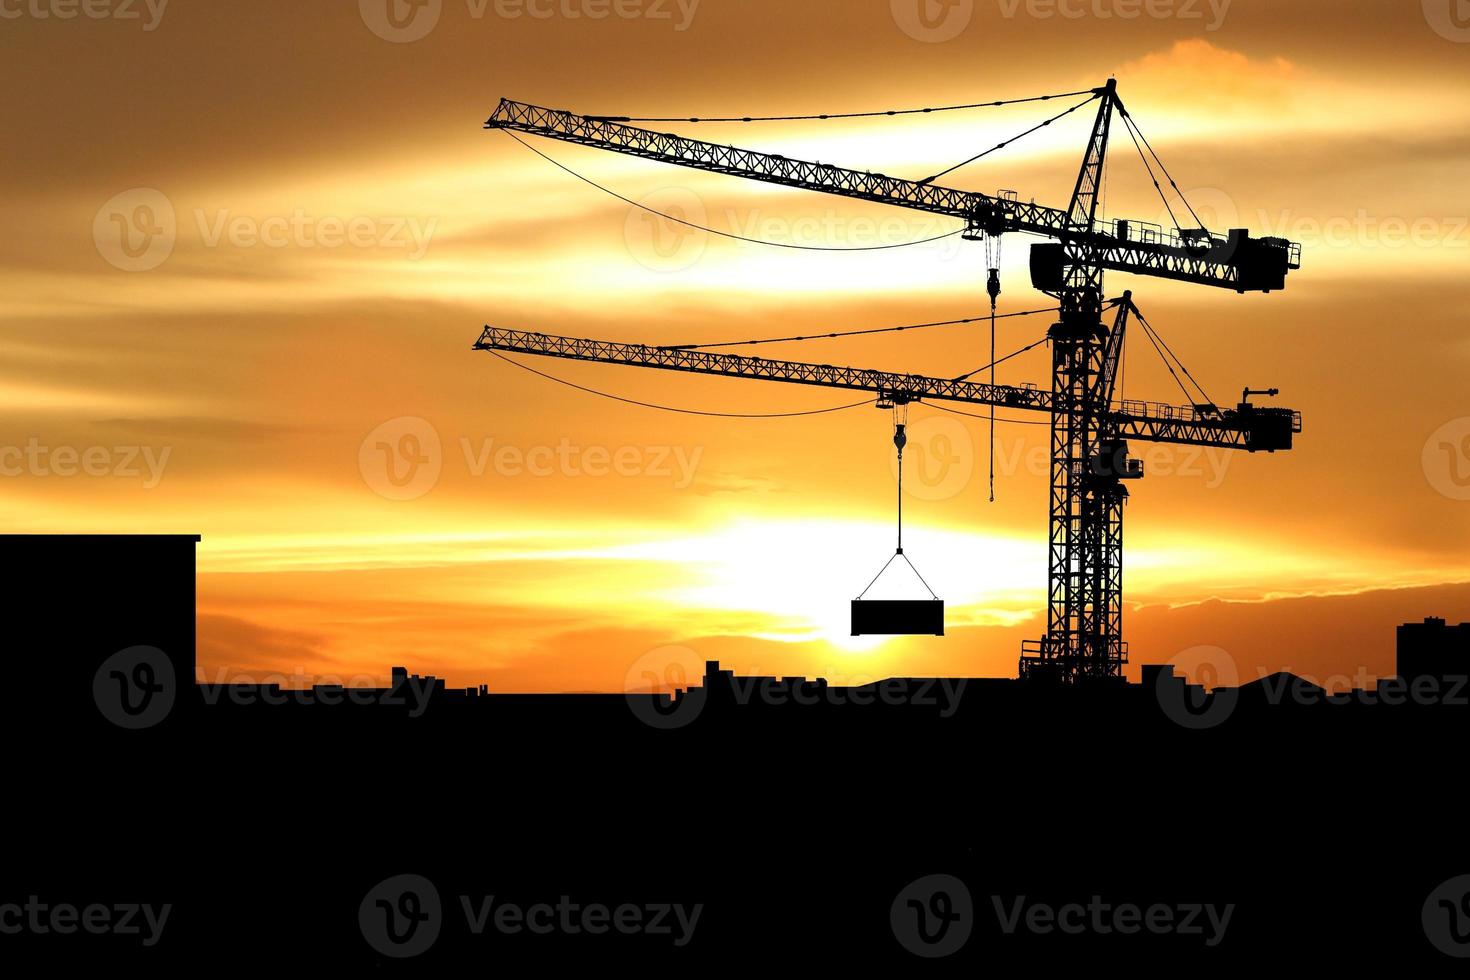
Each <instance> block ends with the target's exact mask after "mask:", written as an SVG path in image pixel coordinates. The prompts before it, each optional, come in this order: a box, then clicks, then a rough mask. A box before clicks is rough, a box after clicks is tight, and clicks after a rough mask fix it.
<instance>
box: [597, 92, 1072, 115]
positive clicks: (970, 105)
mask: <svg viewBox="0 0 1470 980" xmlns="http://www.w3.org/2000/svg"><path fill="white" fill-rule="evenodd" d="M1089 92H1091V89H1083V90H1081V91H1077V92H1060V93H1057V94H1055V95H1032V96H1027V97H1026V98H1020V99H999V100H997V101H994V102H967V103H964V104H962V105H942V106H927V107H924V108H919V109H878V110H874V111H870V112H822V113H813V114H809V115H801V116H588V117H587V118H588V119H595V120H597V121H598V122H616V123H630V122H663V123H672V122H691V123H701V122H706V123H712V122H738V123H748V122H791V121H794V120H824V119H863V118H868V117H873V116H912V115H927V114H929V113H932V112H955V111H957V110H960V109H990V108H994V107H996V106H1005V105H1018V104H1020V103H1022V102H1046V101H1049V100H1051V99H1070V98H1072V97H1073V96H1077V95H1087V94H1088V93H1089Z"/></svg>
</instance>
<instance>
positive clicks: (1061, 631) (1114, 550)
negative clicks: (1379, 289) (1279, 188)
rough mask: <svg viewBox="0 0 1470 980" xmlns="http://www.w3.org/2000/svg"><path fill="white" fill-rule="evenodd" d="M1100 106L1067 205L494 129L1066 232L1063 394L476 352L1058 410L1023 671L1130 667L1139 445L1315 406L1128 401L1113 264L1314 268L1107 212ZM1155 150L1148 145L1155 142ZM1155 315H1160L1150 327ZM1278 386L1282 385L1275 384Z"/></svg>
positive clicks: (636, 348) (489, 346)
mask: <svg viewBox="0 0 1470 980" xmlns="http://www.w3.org/2000/svg"><path fill="white" fill-rule="evenodd" d="M1092 98H1094V99H1096V100H1098V103H1099V105H1098V109H1097V115H1096V117H1095V119H1094V122H1093V125H1092V129H1091V133H1090V137H1089V140H1088V145H1087V151H1086V153H1085V154H1084V157H1083V160H1082V166H1081V168H1080V170H1079V171H1078V175H1077V181H1076V184H1075V186H1074V189H1073V192H1072V197H1071V200H1070V202H1069V204H1068V207H1067V208H1066V209H1065V210H1063V209H1058V208H1050V207H1044V206H1041V205H1038V204H1036V203H1034V201H1033V202H1029V203H1027V202H1022V201H1020V200H1019V199H1018V198H1017V197H1016V196H1015V195H1014V194H1008V193H1006V192H1001V193H999V194H996V195H989V194H981V193H977V192H973V191H960V190H955V189H952V188H947V187H942V186H938V185H936V184H934V183H933V182H932V181H929V180H925V181H912V180H904V179H902V178H896V177H890V176H887V175H885V174H875V173H872V172H870V171H858V170H850V169H846V168H842V167H835V166H831V165H828V164H822V163H816V162H811V161H803V160H796V159H792V158H789V157H785V156H781V155H779V154H768V153H760V152H757V151H753V150H745V149H738V148H736V147H732V146H723V145H720V144H716V143H708V142H704V141H701V140H694V139H690V138H687V137H683V136H677V135H674V134H670V133H659V132H654V131H652V130H647V129H642V128H639V127H635V126H630V125H626V122H627V121H628V120H626V118H625V117H609V116H584V115H578V114H575V113H571V112H566V111H562V110H554V109H547V108H544V107H541V106H535V105H531V104H528V103H522V102H514V101H511V100H508V99H501V101H500V103H499V105H498V106H497V107H496V109H495V112H494V113H493V114H492V115H491V116H490V118H489V120H488V121H487V122H486V124H485V126H486V128H487V129H505V130H509V131H512V132H521V133H526V134H530V135H538V136H544V137H549V138H552V139H557V140H562V141H564V142H570V143H577V144H581V145H584V146H592V147H597V148H600V149H605V150H611V151H614V152H618V153H624V154H629V155H633V156H638V157H643V158H645V159H651V160H658V161H661V162H665V163H671V164H675V165H678V166H683V167H690V168H694V169H698V170H705V171H709V172H714V173H723V174H729V175H732V176H739V177H744V178H747V179H752V180H759V181H762V182H765V183H774V184H780V185H784V186H788V187H798V188H803V189H807V190H813V191H820V192H823V193H828V194H836V195H839V196H842V197H847V198H852V199H856V200H865V201H872V202H876V203H883V204H889V205H894V206H899V207H905V208H910V209H914V210H919V211H924V212H927V213H931V214H939V215H945V216H949V217H953V218H957V219H960V220H962V221H964V222H965V225H964V236H965V237H966V238H968V239H977V238H982V237H986V236H999V235H1002V234H1004V233H1006V232H1012V231H1020V232H1027V233H1031V234H1035V235H1040V236H1043V237H1046V238H1049V239H1052V240H1053V241H1051V242H1048V243H1040V244H1036V245H1033V246H1032V249H1031V262H1030V265H1031V280H1032V284H1033V286H1035V287H1036V288H1037V289H1039V290H1041V291H1042V292H1045V293H1047V294H1048V295H1050V296H1053V297H1055V298H1056V299H1057V300H1058V309H1059V316H1058V318H1057V321H1056V322H1055V323H1053V324H1052V325H1051V327H1050V329H1049V331H1048V337H1049V339H1050V341H1051V349H1052V370H1051V386H1050V390H1049V391H1042V390H1040V389H1037V388H1035V387H1030V386H1027V387H1012V386H1006V385H993V384H992V385H986V384H982V383H979V382H970V381H965V380H945V379H940V378H929V377H924V376H920V375H912V374H896V373H892V372H883V371H873V370H863V369H857V368H844V367H835V366H833V365H819V364H808V363H804V362H797V361H780V360H773V359H769V358H757V357H745V356H739V355H733V354H715V353H709V352H706V351H700V350H691V349H687V348H666V347H649V346H645V345H638V344H619V343H613V342H609V341H597V340H587V339H581V338H571V337H557V336H554V335H547V334H540V333H525V332H521V331H511V330H503V329H499V328H495V327H490V326H486V327H485V329H484V331H483V333H482V334H481V336H480V339H479V340H478V342H477V343H476V344H475V349H477V350H488V351H510V352H520V353H529V354H537V355H543V356H551V357H563V358H570V359H575V360H586V361H597V362H601V363H615V364H628V365H635V366H639V367H649V368H657V369H662V370H675V371H691V372H695V373H703V374H714V375H722V376H727V377H743V378H752V379H761V380H767V381H779V382H787V383H796V384H808V385H820V386H825V387H834V388H847V389H852V390H861V391H868V392H872V393H874V394H875V395H876V396H877V398H878V399H879V401H880V403H883V402H887V403H902V404H908V403H910V402H914V401H921V400H925V399H928V400H935V401H938V400H949V401H956V402H967V403H971V404H980V405H992V406H1001V407H1008V408H1014V409H1020V410H1028V411H1038V412H1045V413H1048V414H1049V416H1050V422H1051V425H1050V432H1051V464H1050V496H1049V499H1050V508H1049V533H1048V542H1049V544H1048V567H1047V596H1048V598H1047V626H1046V634H1045V635H1044V636H1043V637H1041V638H1040V639H1038V640H1030V641H1026V642H1025V643H1023V644H1022V652H1021V658H1020V661H1019V672H1020V674H1021V675H1022V676H1023V677H1029V678H1033V679H1045V680H1053V681H1057V682H1062V683H1078V682H1083V681H1099V680H1100V681H1104V682H1106V681H1107V680H1110V679H1113V680H1116V679H1121V678H1122V675H1123V667H1124V665H1125V664H1126V662H1127V659H1128V648H1127V645H1126V644H1125V643H1124V641H1123V623H1122V620H1123V606H1122V589H1123V507H1124V504H1125V502H1126V501H1127V499H1128V490H1127V487H1126V483H1127V481H1131V480H1135V479H1138V478H1140V477H1141V476H1143V468H1142V465H1141V464H1140V463H1139V462H1138V461H1137V460H1134V459H1131V458H1129V455H1128V442H1127V440H1129V439H1138V440H1143V441H1152V442H1171V443H1180V444H1187V445H1196V446H1216V447H1222V448H1230V449H1244V450H1247V451H1250V452H1257V451H1265V452H1275V451H1276V450H1278V449H1280V450H1284V449H1290V448H1291V445H1292V437H1293V435H1294V434H1296V433H1298V432H1300V431H1301V416H1300V415H1299V414H1298V413H1296V412H1293V411H1291V410H1289V409H1281V408H1264V407H1260V406H1256V405H1252V404H1251V403H1250V401H1249V394H1250V392H1249V390H1248V391H1247V395H1246V396H1245V397H1243V399H1242V401H1241V403H1240V404H1239V405H1237V406H1236V407H1235V408H1234V409H1233V410H1232V409H1224V408H1220V407H1217V406H1214V405H1191V406H1168V405H1160V404H1155V403H1143V402H1129V401H1125V402H1123V403H1122V404H1121V405H1120V406H1115V404H1114V401H1115V399H1114V395H1115V380H1116V377H1117V369H1118V362H1119V359H1120V357H1121V355H1122V349H1123V339H1124V335H1125V331H1126V328H1127V325H1128V322H1129V318H1130V315H1136V314H1137V307H1136V306H1134V304H1133V299H1132V294H1131V293H1124V294H1123V297H1122V298H1121V299H1120V300H1118V301H1117V313H1116V316H1115V318H1114V321H1113V323H1112V324H1111V325H1110V326H1108V325H1104V323H1103V319H1102V314H1103V311H1104V308H1105V304H1104V302H1103V295H1104V293H1103V274H1104V272H1105V271H1108V270H1113V271H1122V272H1129V273H1133V274H1137V275H1146V276H1152V277H1155V278H1164V279H1173V280H1178V281H1184V282H1192V283H1196V284H1199V285H1208V286H1216V287H1220V288H1227V289H1233V290H1235V291H1236V292H1242V293H1243V292H1247V291H1260V292H1270V291H1272V290H1274V289H1281V288H1284V286H1285V280H1286V275H1287V273H1288V271H1289V270H1291V269H1296V268H1300V255H1301V253H1300V246H1298V245H1296V244H1295V243H1292V242H1288V241H1286V240H1284V239H1279V238H1259V239H1257V238H1252V237H1251V236H1250V235H1249V233H1248V232H1247V231H1246V230H1245V229H1231V230H1230V232H1229V234H1228V235H1227V236H1223V237H1222V236H1220V235H1216V234H1214V233H1212V232H1209V231H1207V230H1205V229H1182V228H1179V229H1176V230H1175V232H1171V233H1165V232H1163V231H1161V230H1159V229H1157V228H1156V227H1154V226H1151V225H1149V224H1146V223H1141V222H1136V221H1129V220H1121V219H1120V220H1114V221H1099V220H1098V208H1099V196H1100V191H1101V186H1102V180H1103V174H1104V169H1105V167H1106V164H1107V151H1108V137H1109V134H1110V130H1111V126H1112V120H1113V118H1114V114H1115V113H1118V114H1120V115H1121V116H1122V117H1123V118H1124V119H1125V121H1126V120H1127V110H1126V109H1125V108H1124V107H1123V104H1122V102H1121V101H1120V100H1119V98H1118V94H1117V84H1116V82H1115V80H1112V79H1109V80H1108V82H1107V83H1106V84H1105V85H1103V86H1101V87H1099V88H1097V89H1094V90H1092ZM1140 152H1142V150H1141V149H1140ZM1145 326H1146V325H1145ZM1271 393H1272V394H1274V390H1273V391H1272V392H1271Z"/></svg>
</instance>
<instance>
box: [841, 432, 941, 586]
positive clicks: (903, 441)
mask: <svg viewBox="0 0 1470 980" xmlns="http://www.w3.org/2000/svg"><path fill="white" fill-rule="evenodd" d="M908 415H909V409H908V405H900V404H894V406H893V445H894V447H895V448H896V449H897V450H898V547H897V548H896V549H895V550H894V552H893V554H892V555H891V556H890V557H889V559H888V560H887V561H886V562H884V563H883V567H882V568H880V569H878V574H877V575H874V576H873V581H871V582H869V583H868V586H867V588H865V589H863V591H861V592H859V593H858V598H859V599H861V598H862V597H863V596H865V595H867V594H868V592H869V590H871V589H872V588H873V586H874V585H877V584H878V580H879V579H880V578H882V577H883V573H884V572H886V571H888V566H889V565H892V564H893V560H894V559H895V558H902V559H903V560H904V562H905V563H906V564H907V565H908V566H909V568H910V569H911V570H912V571H913V573H914V577H915V578H917V579H918V580H919V582H920V584H922V585H923V586H924V590H925V591H926V592H928V593H929V597H930V598H932V599H938V598H939V596H937V595H935V593H934V590H933V589H931V588H929V583H928V582H925V581H924V576H923V575H920V574H919V570H918V569H917V568H915V567H914V563H913V562H912V561H910V560H909V556H908V555H906V554H904V553H903V447H904V446H905V445H907V444H908V441H909V440H908V435H907V433H906V432H905V431H904V430H905V429H906V428H907V426H908Z"/></svg>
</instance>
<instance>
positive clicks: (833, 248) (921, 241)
mask: <svg viewBox="0 0 1470 980" xmlns="http://www.w3.org/2000/svg"><path fill="white" fill-rule="evenodd" d="M1076 95H1088V98H1086V99H1084V100H1083V101H1081V102H1079V103H1077V104H1076V105H1073V106H1072V107H1071V108H1069V109H1065V110H1063V111H1062V112H1059V113H1057V114H1056V115H1055V116H1051V117H1050V118H1048V119H1045V120H1043V121H1042V122H1040V123H1037V124H1036V125H1035V126H1032V127H1031V128H1030V129H1027V130H1026V131H1025V132H1022V133H1020V134H1018V135H1016V136H1013V137H1011V138H1010V139H1008V140H1002V141H1001V142H999V143H997V144H996V145H994V146H992V147H990V148H989V149H987V150H984V151H982V152H980V153H977V154H975V155H974V156H972V157H968V158H967V159H964V160H961V161H960V162H959V163H956V164H954V165H953V166H951V167H948V168H946V169H944V170H941V171H940V172H939V173H936V174H932V175H931V176H928V177H925V178H924V179H923V180H920V181H918V183H919V184H920V185H925V184H930V183H933V182H934V181H936V180H938V179H939V178H940V177H943V176H945V175H947V174H950V173H953V172H954V171H956V170H959V169H960V168H961V167H964V166H968V165H969V164H971V163H974V162H976V161H977V160H980V159H982V158H984V157H987V156H989V155H990V154H992V153H995V152H996V151H998V150H1003V149H1005V148H1006V147H1007V146H1010V145H1011V144H1012V143H1015V142H1016V141H1017V140H1020V139H1023V138H1024V137H1027V136H1030V135H1031V134H1032V133H1035V132H1038V131H1040V130H1042V129H1045V128H1046V127H1048V126H1050V125H1051V124H1052V123H1054V122H1056V121H1058V120H1059V119H1062V118H1063V117H1065V116H1069V115H1071V114H1072V113H1074V112H1076V111H1077V110H1078V109H1081V108H1082V107H1083V106H1086V105H1089V104H1091V103H1092V102H1094V101H1096V100H1097V99H1099V98H1101V96H1099V95H1098V94H1097V93H1095V92H1091V93H1089V92H1085V91H1079V92H1064V93H1061V94H1058V95H1040V96H1032V97H1029V98H1023V99H1010V100H1001V101H998V102H977V103H969V104H966V105H955V106H938V107H930V108H925V109H892V110H885V111H879V112H852V113H822V114H818V115H806V116H723V117H715V118H704V117H700V116H689V117H675V116H669V117H653V116H588V117H587V118H588V119H594V120H598V121H601V122H617V123H625V122H770V121H777V120H798V119H801V120H813V119H854V118H863V117H870V116H897V115H907V114H911V113H927V112H948V111H951V110H956V109H974V108H981V107H988V106H1001V105H1015V104H1017V103H1022V102H1040V101H1047V100H1050V99H1058V98H1069V97H1071V96H1076ZM504 132H505V134H506V135H507V136H509V137H510V138H511V139H513V140H515V141H516V142H517V143H519V144H521V145H522V146H524V147H525V148H526V149H528V150H530V151H531V152H532V153H535V154H536V155H537V156H539V157H541V158H542V159H543V160H545V161H546V162H547V163H550V164H551V165H553V166H555V167H557V168H558V169H560V170H563V171H565V172H566V173H568V174H570V175H571V176H573V177H575V178H577V179H578V180H580V181H582V182H584V183H586V184H588V185H590V186H592V187H594V188H596V189H597V190H600V191H602V192H603V193H604V194H607V195H609V196H611V197H614V198H617V199H618V200H619V201H622V202H623V203H624V204H628V205H631V206H632V207H635V208H639V209H640V210H643V211H646V212H648V213H649V214H652V215H655V216H657V217H660V218H663V219H664V220H666V221H672V222H674V223H675V224H680V225H684V226H686V227H689V228H694V229H696V230H699V231H703V232H708V233H709V234H711V235H718V236H720V237H722V238H729V239H732V240H734V241H740V242H748V243H750V244H752V245H767V246H770V247H772V248H790V249H797V250H801V251H809V252H876V251H884V250H887V249H893V248H908V247H909V246H912V245H927V244H929V243H931V242H937V241H942V240H944V239H946V238H953V237H954V236H955V235H959V234H963V233H964V231H965V229H964V228H956V229H954V230H953V231H947V232H944V233H942V234H939V235H933V236H930V237H928V238H918V239H913V240H910V241H906V242H888V243H885V244H880V245H801V244H797V243H794V242H776V241H771V240H770V239H764V238H752V237H750V236H747V235H738V234H735V233H734V232H728V231H721V230H719V229H718V228H711V227H709V226H707V225H701V224H699V223H698V222H694V221H690V220H688V219H687V218H680V217H678V216H676V215H672V214H669V213H667V212H665V211H659V210H658V209H656V208H652V207H649V206H648V205H646V204H643V203H641V202H639V201H635V200H633V199H632V198H630V197H626V196H624V195H622V194H619V193H618V192H617V191H615V190H613V189H612V188H610V187H606V186H604V185H603V184H600V183H598V182H597V181H595V180H593V179H592V178H590V177H587V176H585V175H583V174H580V173H578V172H577V171H575V170H573V169H572V168H571V167H568V166H567V165H566V164H564V163H562V162H561V161H559V160H557V159H555V158H554V157H552V156H550V155H549V154H547V153H544V152H542V151H541V150H539V149H537V148H536V147H534V146H532V145H531V144H530V143H527V142H526V141H525V140H523V139H521V138H520V137H519V136H517V135H516V134H515V133H513V132H511V131H510V130H508V129H507V130H504ZM1140 135H1141V134H1140ZM1149 149H1150V151H1152V149H1153V148H1152V147H1149ZM1142 152H1143V150H1142V149H1141V148H1140V149H1139V153H1140V154H1141V153H1142ZM1145 163H1147V161H1145ZM1159 166H1160V168H1161V169H1162V167H1163V164H1162V163H1160V164H1159ZM1155 186H1157V181H1155ZM1175 189H1176V190H1177V189H1178V187H1177V185H1176V187H1175ZM1160 193H1162V190H1161V191H1160ZM1181 196H1182V195H1181ZM1186 203H1187V202H1186ZM987 237H992V236H987ZM995 237H997V238H998V236H995Z"/></svg>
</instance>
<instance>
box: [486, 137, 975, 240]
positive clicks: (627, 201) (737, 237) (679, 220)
mask: <svg viewBox="0 0 1470 980" xmlns="http://www.w3.org/2000/svg"><path fill="white" fill-rule="evenodd" d="M501 132H503V133H504V134H505V135H507V136H509V137H510V138H511V139H513V140H515V141H516V142H517V143H519V144H521V145H522V146H524V147H525V148H526V149H528V150H530V151H531V152H532V153H534V154H536V155H537V156H539V157H540V158H541V159H543V160H545V161H546V162H547V163H550V164H551V165H553V166H555V167H557V168H558V169H561V170H564V171H566V172H567V173H569V174H571V175H572V176H573V177H575V178H577V179H578V180H580V181H582V182H583V183H587V184H591V185H592V186H593V187H595V188H597V189H598V190H600V191H602V192H603V193H604V194H608V195H610V196H612V197H615V198H617V199H618V200H619V201H622V202H623V203H624V204H631V205H632V206H633V207H635V208H639V209H641V210H643V211H647V212H648V213H649V214H655V215H658V216H659V217H660V218H664V219H665V220H668V221H672V222H675V223H676V224H681V225H685V226H687V227H690V228H694V229H697V230H699V231H707V232H709V233H710V234H711V235H719V236H720V237H721V238H733V239H734V240H735V241H737V242H750V243H751V244H752V245H769V246H771V247H772V248H794V249H799V250H801V251H805V252H876V251H881V250H882V249H887V248H907V247H908V246H910V245H927V244H928V243H929V242H937V241H939V240H941V239H944V238H953V237H954V236H955V235H958V234H960V233H961V232H963V231H964V230H965V229H963V228H956V229H955V230H954V231H947V232H945V233H944V234H942V235H935V236H933V237H932V238H919V239H915V240H914V241H909V242H891V243H889V244H887V245H843V246H839V245H797V244H795V243H793V242H772V241H767V240H766V239H763V238H748V237H746V236H745V235H737V234H735V233H734V232H729V231H720V230H719V229H718V228H710V227H708V226H707V225H701V224H697V223H695V222H693V221H686V220H685V219H683V218H676V217H674V216H673V215H672V214H668V213H666V212H663V211H659V210H658V209H656V208H651V207H649V206H648V205H646V204H639V203H638V202H637V201H635V200H633V199H632V198H630V197H624V196H623V195H621V194H619V193H618V192H617V191H615V190H612V189H611V188H608V187H604V186H603V185H601V184H599V183H598V182H597V181H595V180H593V179H591V178H590V177H584V176H582V175H581V174H579V173H577V172H576V171H575V170H573V169H572V168H571V167H568V166H567V165H566V164H564V163H562V162H561V161H559V160H556V159H555V158H553V157H551V156H548V155H547V154H545V153H542V152H541V151H540V150H538V149H536V147H534V146H532V145H531V144H530V143H527V142H526V141H525V140H523V139H521V138H520V137H519V136H517V135H516V134H515V133H512V132H511V131H510V130H508V129H502V130H501Z"/></svg>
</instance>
